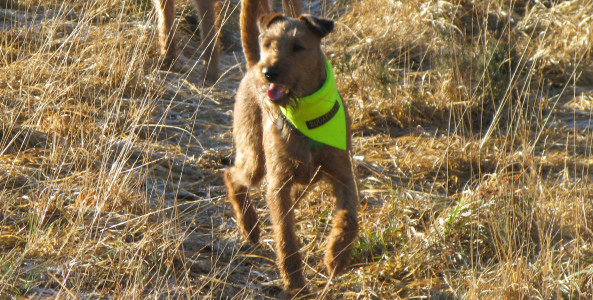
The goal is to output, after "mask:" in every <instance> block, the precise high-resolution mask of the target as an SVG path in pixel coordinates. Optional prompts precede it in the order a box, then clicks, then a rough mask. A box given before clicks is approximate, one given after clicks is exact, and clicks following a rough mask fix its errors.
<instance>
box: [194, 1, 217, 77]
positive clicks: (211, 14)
mask: <svg viewBox="0 0 593 300" xmlns="http://www.w3.org/2000/svg"><path fill="white" fill-rule="evenodd" d="M194 2H195V6H196V7H197V8H198V13H199V14H200V38H201V40H202V44H203V45H204V52H203V54H202V58H204V59H205V60H206V69H205V72H204V77H205V78H206V80H207V81H209V82H214V81H216V80H217V79H218V64H219V60H220V52H219V47H218V40H219V39H218V36H219V34H218V31H219V28H220V22H218V21H217V18H216V9H215V8H214V3H215V2H216V0H194ZM219 20H220V18H219Z"/></svg>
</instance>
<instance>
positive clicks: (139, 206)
mask: <svg viewBox="0 0 593 300" xmlns="http://www.w3.org/2000/svg"><path fill="white" fill-rule="evenodd" d="M180 2H181V3H179V6H178V17H179V18H178V19H179V27H178V34H179V36H180V37H181V41H182V45H181V46H182V48H184V53H185V54H186V56H190V57H192V59H193V60H194V61H196V62H197V63H196V66H195V67H196V68H201V67H203V62H202V60H201V59H200V57H199V56H200V51H199V50H198V49H199V46H200V41H198V40H197V37H196V36H197V35H196V32H195V30H196V28H197V22H199V20H196V19H195V17H193V16H194V15H195V13H194V12H193V10H192V9H191V5H190V3H189V2H188V1H180ZM237 7H238V2H237V1H230V2H228V1H227V2H222V3H221V5H220V11H221V12H222V13H223V23H224V26H223V28H222V31H221V39H222V42H223V49H224V50H223V51H224V56H223V58H222V69H223V70H224V71H223V72H224V74H223V76H222V77H221V79H220V80H219V82H217V83H216V84H215V85H213V86H204V85H203V83H202V82H201V81H200V80H199V79H197V78H196V77H195V75H194V74H193V73H190V74H176V73H171V72H168V71H166V70H161V69H162V68H161V66H160V65H159V59H158V57H157V55H156V41H155V33H156V31H155V26H154V24H155V20H154V15H153V12H152V8H151V3H150V2H149V1H142V0H135V1H127V0H115V1H107V2H105V1H82V2H80V1H79V2H76V1H75V2H73V3H69V2H67V1H66V2H63V1H26V0H23V1H16V0H15V1H12V0H0V28H1V31H0V49H1V50H0V105H1V111H0V124H1V131H0V133H1V137H0V186H1V188H0V198H1V201H0V207H1V209H0V253H1V255H0V295H1V296H2V298H20V297H29V298H102V297H108V298H157V297H158V298H180V297H184V298H199V299H209V298H216V299H219V298H227V297H228V298H234V299H244V298H247V299H269V298H271V299H274V298H277V297H279V296H280V295H281V291H280V286H281V281H280V280H279V275H278V273H277V271H276V269H275V265H274V262H273V257H274V253H273V250H272V246H271V245H272V241H271V237H270V235H269V232H270V230H269V226H270V222H269V220H267V217H264V220H262V221H263V222H262V227H263V229H264V231H265V232H266V233H265V234H264V237H263V242H262V243H261V244H260V245H258V246H251V245H248V244H246V243H245V242H244V241H243V239H242V238H241V237H240V236H239V234H238V231H237V230H236V226H235V224H234V221H233V220H232V218H231V215H232V214H231V213H230V210H229V208H228V206H227V205H226V203H225V201H224V188H223V185H222V182H221V180H220V176H219V174H220V171H221V170H222V169H224V168H225V167H226V165H228V164H229V163H230V160H231V158H232V150H231V144H232V143H231V137H230V136H231V135H230V131H231V127H230V126H231V113H230V110H231V109H232V105H233V101H232V97H233V95H234V91H235V88H236V86H237V84H238V82H239V80H240V78H241V74H242V70H243V68H244V67H243V60H242V58H241V56H242V54H241V49H240V47H239V44H240V43H239V39H238V25H237ZM308 10H309V11H311V12H312V13H315V14H321V15H324V16H327V17H332V18H334V19H335V20H336V21H337V25H336V31H335V32H334V33H332V35H330V39H329V40H328V42H326V45H325V48H326V52H327V54H328V56H329V58H330V60H331V61H332V63H333V65H334V68H335V72H336V75H337V76H336V77H337V80H338V86H339V88H340V91H341V93H342V95H343V97H344V99H345V101H346V102H347V104H348V105H349V107H351V109H350V112H351V114H352V117H353V119H354V124H355V125H354V129H355V132H354V141H355V160H356V165H357V169H356V171H357V175H358V178H359V182H360V192H361V201H362V203H361V217H360V222H361V224H362V228H361V235H360V237H359V239H358V240H357V242H356V245H355V258H354V263H353V265H352V267H351V269H350V271H349V272H347V274H345V275H343V276H341V277H339V278H335V279H333V280H332V281H331V282H329V281H328V278H327V276H326V274H324V272H323V266H322V263H321V258H322V257H323V253H322V251H323V250H322V249H324V245H323V244H322V243H323V240H324V236H325V235H326V234H327V231H328V230H327V229H328V224H329V223H330V222H331V218H332V214H331V212H332V206H331V203H332V199H331V197H329V195H328V194H327V191H326V189H325V187H324V186H323V185H322V186H320V187H316V188H313V189H312V190H311V191H310V192H309V194H308V195H307V196H305V197H304V198H303V199H302V200H301V201H300V203H299V207H298V209H297V219H298V220H299V222H298V224H297V226H298V232H299V235H300V237H301V241H302V244H303V256H304V257H305V262H306V270H305V271H306V276H307V278H308V280H309V284H310V289H311V290H313V291H316V292H317V293H318V295H319V297H320V298H326V299H334V298H336V299H337V298H338V297H340V298H344V297H345V298H351V299H394V298H412V297H428V298H468V299H501V298H503V299H504V298H506V299H518V298H529V299H532V298H534V299H540V298H541V299H550V298H569V299H587V298H591V297H593V225H592V222H593V201H592V195H591V193H590V191H591V189H592V188H593V186H592V184H591V182H590V178H591V175H590V173H589V168H590V166H591V164H592V160H591V154H592V151H591V150H592V144H593V140H592V138H591V136H592V135H591V129H592V122H591V113H592V108H593V106H592V105H591V101H593V60H592V59H591V58H592V57H591V56H592V46H591V45H593V21H592V19H591V16H592V15H593V3H592V2H591V1H576V0H575V1H547V2H545V1H544V2H542V1H535V2H534V1H522V0H517V1H498V2H495V3H493V2H491V1H469V0H464V1H388V0H369V1H344V2H329V1H321V0H320V1H314V2H308ZM225 71H226V72H225ZM198 73H199V72H198ZM254 193H255V198H257V199H259V200H256V202H257V204H258V207H259V208H260V209H261V210H262V214H261V215H263V216H266V214H265V205H264V201H261V193H260V192H259V190H255V191H254Z"/></svg>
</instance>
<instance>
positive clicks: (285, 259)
mask: <svg viewBox="0 0 593 300" xmlns="http://www.w3.org/2000/svg"><path fill="white" fill-rule="evenodd" d="M269 177H273V178H270V180H269V181H268V191H267V194H266V198H267V202H268V206H269V207H270V214H271V217H272V224H273V226H274V241H275V242H276V256H277V257H276V260H277V263H278V267H279V269H280V273H281V274H282V278H283V279H284V293H285V296H286V297H292V296H294V295H296V294H299V293H302V292H303V291H304V286H305V277H304V275H303V263H302V260H301V255H300V253H299V242H298V239H297V236H296V234H295V231H294V212H293V209H294V207H293V199H291V187H292V179H290V178H284V179H281V178H278V177H275V176H274V175H271V176H269Z"/></svg>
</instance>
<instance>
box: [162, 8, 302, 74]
mask: <svg viewBox="0 0 593 300" xmlns="http://www.w3.org/2000/svg"><path fill="white" fill-rule="evenodd" d="M193 1H194V5H195V6H196V7H197V9H198V14H199V15H200V39H201V40H202V43H203V44H204V45H205V46H204V52H203V54H202V55H203V57H204V58H205V59H206V60H207V64H206V69H205V70H204V78H205V79H206V80H207V81H209V82H214V81H216V80H217V79H218V73H219V61H220V50H219V42H218V36H219V34H218V30H219V27H220V24H219V23H220V22H219V21H220V20H219V19H218V20H217V18H216V12H215V8H214V6H215V2H216V0H193ZM266 1H267V0H266ZM153 2H154V7H155V9H156V12H157V18H158V23H159V24H158V28H159V48H160V52H161V55H162V56H163V57H164V59H165V64H166V65H167V66H171V67H172V69H175V70H183V69H186V68H187V67H188V66H191V65H192V63H190V62H189V60H188V59H187V58H185V57H184V56H182V55H180V52H179V47H178V46H177V41H176V38H175V34H174V32H173V30H174V28H173V22H174V21H175V0H153ZM282 6H283V9H284V11H285V12H287V13H289V14H290V15H292V16H297V15H299V14H301V13H302V11H303V3H302V2H301V1H292V0H282Z"/></svg>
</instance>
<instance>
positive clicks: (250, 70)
mask: <svg viewBox="0 0 593 300" xmlns="http://www.w3.org/2000/svg"><path fill="white" fill-rule="evenodd" d="M301 8H302V6H301ZM301 13H302V10H293V11H292V12H289V13H288V15H289V16H292V17H289V16H285V15H282V14H278V13H270V8H269V4H268V3H267V1H265V0H263V1H259V0H242V6H241V17H240V22H241V40H242V44H243V51H244V54H245V57H246V60H247V71H246V74H245V76H244V78H243V79H242V81H241V83H240V85H239V89H238V91H237V95H236V99H235V107H234V112H233V138H234V147H235V159H234V165H233V166H231V167H229V168H227V169H226V171H225V173H224V181H225V184H226V187H227V192H228V199H229V201H230V203H231V205H232V208H233V212H234V215H235V218H236V221H237V223H238V225H239V227H240V229H241V232H242V233H243V235H244V236H245V237H247V239H248V240H249V241H251V242H252V243H258V240H259V237H260V228H259V221H258V216H257V212H256V210H255V207H254V203H253V202H252V201H251V199H250V197H249V188H250V187H253V186H256V185H257V184H259V183H260V182H261V181H262V179H264V178H265V180H266V182H267V191H266V194H265V198H266V201H267V204H268V207H269V209H270V214H271V220H272V225H273V234H274V241H275V245H276V246H275V250H276V261H277V265H278V267H279V269H280V273H281V275H282V278H283V282H284V295H285V297H286V298H292V297H294V296H306V295H308V293H309V291H308V287H307V285H306V281H305V277H304V274H303V261H302V258H301V254H300V253H299V248H300V246H299V241H298V238H297V236H296V233H295V216H294V208H295V205H297V202H298V199H299V197H300V196H301V195H299V191H300V188H299V187H302V186H307V185H309V184H311V183H314V182H317V181H318V180H320V179H323V180H326V181H327V182H328V183H329V184H330V186H331V188H332V195H333V198H335V201H336V202H335V212H334V216H333V225H332V227H333V228H332V230H331V232H330V234H329V237H328V243H327V250H326V253H325V259H324V263H325V266H326V269H327V272H328V274H329V275H330V276H332V277H333V276H334V275H336V274H338V273H340V272H342V271H344V270H345V269H346V268H348V266H349V264H350V260H351V255H352V243H353V241H354V240H355V238H356V236H357V233H358V222H357V209H358V189H357V184H356V180H355V175H354V170H353V164H352V159H351V150H352V146H351V136H350V132H351V131H350V119H349V116H348V113H347V109H346V106H345V105H344V102H343V101H342V98H341V96H340V95H339V93H338V91H337V88H336V83H335V80H334V76H333V71H332V67H331V64H330V63H329V61H328V60H327V58H326V57H325V55H324V54H323V52H322V50H321V41H322V39H323V38H324V37H325V36H327V35H328V34H329V33H330V32H331V31H332V30H333V26H334V23H333V21H331V20H328V19H324V18H318V17H314V16H312V15H308V14H301ZM293 17H294V18H293Z"/></svg>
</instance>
